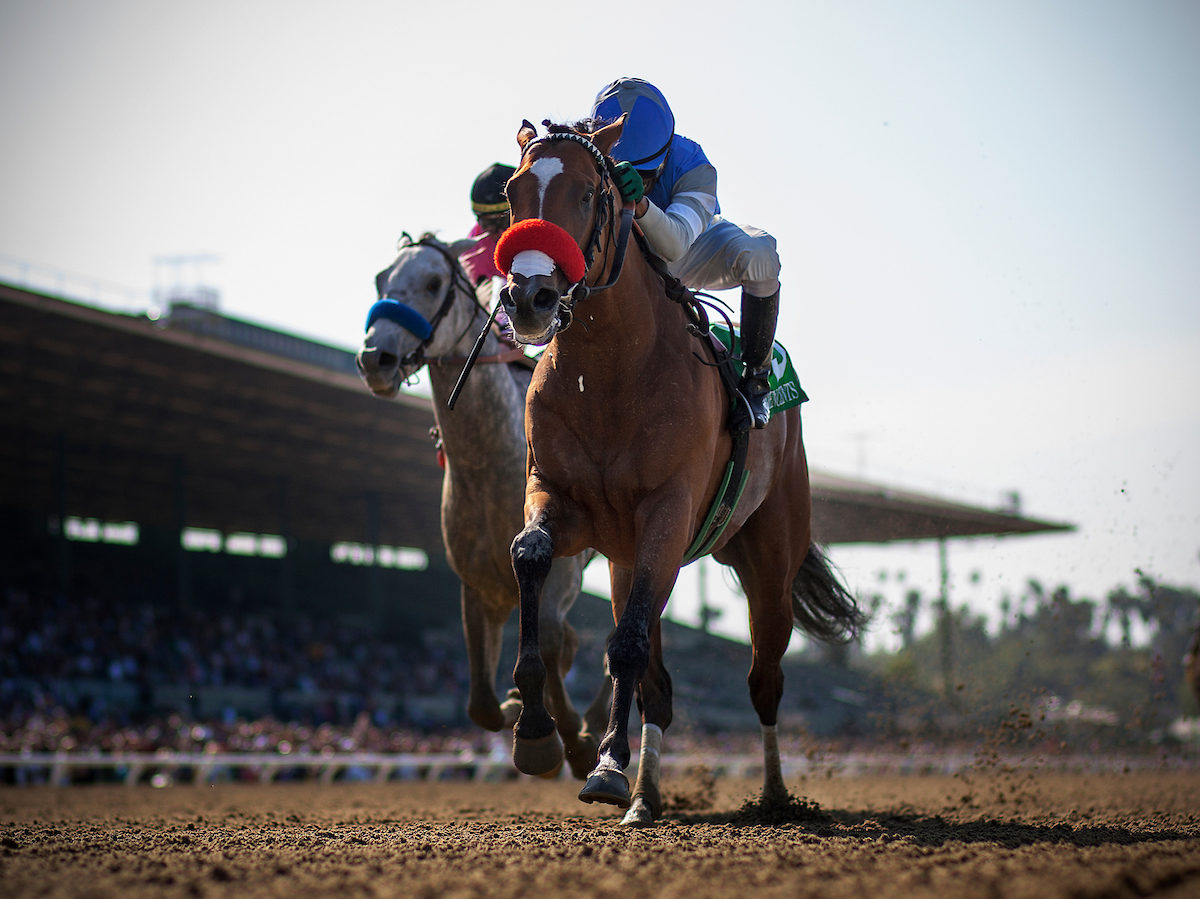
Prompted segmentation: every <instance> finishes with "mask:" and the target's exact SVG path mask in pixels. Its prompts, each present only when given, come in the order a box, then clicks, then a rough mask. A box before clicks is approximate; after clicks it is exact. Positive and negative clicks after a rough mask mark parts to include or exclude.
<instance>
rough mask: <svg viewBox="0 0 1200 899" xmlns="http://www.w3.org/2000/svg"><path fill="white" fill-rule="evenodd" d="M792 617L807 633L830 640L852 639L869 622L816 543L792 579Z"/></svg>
mask: <svg viewBox="0 0 1200 899" xmlns="http://www.w3.org/2000/svg"><path fill="white" fill-rule="evenodd" d="M792 617H793V619H794V620H795V623H796V627H798V628H800V629H801V630H803V631H804V632H805V633H807V634H809V635H811V636H813V637H816V638H817V639H818V640H828V641H831V642H847V641H849V640H853V639H854V638H855V637H856V636H858V633H859V631H860V630H861V629H862V628H863V626H864V625H865V624H866V623H867V616H866V615H865V614H863V612H862V610H861V609H859V607H858V603H857V602H856V601H855V599H854V596H853V595H852V594H851V593H850V591H849V590H847V589H846V587H845V586H843V584H842V582H841V579H840V578H839V577H838V576H837V574H836V573H835V572H834V570H833V565H832V563H830V561H829V559H827V558H826V557H825V553H824V552H823V551H822V550H821V547H819V546H817V544H815V543H814V544H812V545H811V546H809V548H808V555H806V556H805V557H804V564H803V565H801V566H800V571H799V572H797V573H796V578H795V580H793V581H792Z"/></svg>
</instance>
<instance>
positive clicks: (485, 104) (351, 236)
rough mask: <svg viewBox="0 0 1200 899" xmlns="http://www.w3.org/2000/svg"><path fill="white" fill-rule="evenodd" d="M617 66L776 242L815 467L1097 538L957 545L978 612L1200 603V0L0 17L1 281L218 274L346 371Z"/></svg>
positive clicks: (137, 289) (690, 575) (700, 1)
mask: <svg viewBox="0 0 1200 899" xmlns="http://www.w3.org/2000/svg"><path fill="white" fill-rule="evenodd" d="M621 75H636V76H639V77H644V78H647V79H649V80H650V81H652V82H654V83H655V84H656V85H657V86H658V87H659V88H660V89H661V90H662V91H663V92H664V94H665V95H666V96H667V98H668V100H669V101H670V103H671V105H672V107H673V109H674V112H675V116H676V121H677V127H678V131H679V133H681V134H684V135H687V136H688V137H691V138H693V139H694V140H697V141H699V142H700V143H701V144H702V146H703V147H704V149H705V151H706V153H707V155H708V156H709V158H710V159H711V160H712V162H713V163H714V165H715V166H716V168H717V170H718V173H719V198H720V202H721V205H722V209H723V211H724V212H725V214H726V215H727V217H729V218H731V219H733V220H735V221H738V222H741V223H746V224H754V225H757V226H759V227H762V228H765V229H766V230H768V231H770V232H771V233H772V234H773V235H774V236H775V237H776V238H777V240H778V244H779V250H780V256H781V258H782V261H783V271H782V275H781V281H782V295H781V313H780V324H779V330H778V337H779V338H780V340H781V341H782V342H783V343H784V344H785V345H786V346H787V347H788V349H789V351H790V352H791V354H792V357H793V359H794V361H795V363H796V367H797V370H798V373H799V375H800V378H801V381H802V383H803V385H804V387H805V390H806V391H807V393H808V394H809V396H810V397H811V401H810V402H809V403H808V404H807V405H806V406H805V407H804V425H805V441H806V446H807V450H808V455H809V463H810V465H811V466H812V467H813V468H815V469H820V470H824V471H829V472H832V473H835V474H844V475H851V476H860V477H865V478H868V479H871V480H875V481H879V482H883V483H887V484H891V485H895V486H898V487H903V488H906V489H915V490H919V491H925V492H930V493H934V494H937V495H939V496H942V497H945V498H947V499H953V500H958V501H963V502H969V503H975V504H979V505H983V506H989V507H997V506H1000V505H1001V504H1002V503H1003V502H1004V497H1005V494H1007V493H1009V492H1011V491H1017V492H1019V494H1020V496H1021V504H1022V506H1021V507H1022V510H1023V511H1024V512H1025V513H1026V514H1029V515H1032V516H1034V517H1039V518H1044V519H1048V520H1052V521H1059V522H1067V523H1070V524H1073V525H1075V527H1076V530H1075V531H1074V532H1073V533H1070V534H1065V535H1063V534H1059V535H1047V536H1037V537H1015V538H1005V539H995V538H981V539H975V540H970V541H951V542H950V545H949V561H950V570H951V580H950V597H951V601H952V602H953V603H954V604H955V605H958V604H966V605H968V606H969V607H970V608H971V609H972V610H973V611H975V612H977V613H979V614H984V615H988V616H991V617H992V619H993V620H995V616H996V614H997V609H998V608H999V603H1000V600H1001V598H1002V597H1004V596H1010V597H1018V596H1020V594H1021V593H1022V592H1023V590H1024V589H1025V585H1026V583H1027V582H1028V581H1029V580H1030V579H1031V578H1032V579H1036V580H1038V581H1040V582H1042V583H1044V584H1046V585H1048V586H1057V585H1060V584H1065V585H1067V586H1068V587H1070V588H1071V590H1072V592H1073V593H1074V594H1075V595H1077V596H1087V597H1091V598H1095V599H1103V598H1104V596H1105V595H1106V594H1107V592H1108V591H1109V590H1110V589H1112V588H1114V587H1117V586H1132V585H1133V584H1134V583H1135V581H1136V578H1137V574H1136V572H1138V571H1142V572H1145V573H1146V574H1148V575H1151V576H1153V577H1156V578H1160V579H1162V580H1164V581H1167V582H1169V583H1172V584H1176V585H1190V586H1193V587H1195V586H1198V585H1200V163H1198V162H1197V160H1200V103H1198V102H1196V96H1197V94H1198V93H1200V5H1198V4H1196V3H1194V2H1191V0H1144V2H1136V3H1135V2H1110V0H1058V2H1054V0H1005V2H987V3H985V2H960V0H945V2H943V0H926V2H922V0H915V2H909V3H893V2H885V0H861V2H849V3H840V2H839V3H833V2H828V3H815V2H809V0H779V2H755V0H747V2H742V3H738V4H730V3H724V2H720V3H718V2H711V0H694V2H691V3H688V4H681V3H660V2H655V0H647V2H643V3H640V4H638V7H637V11H636V12H627V13H625V14H621V13H620V10H619V9H617V8H608V9H606V10H601V9H600V8H598V7H595V6H594V5H588V4H574V3H565V2H561V0H527V2H525V3H522V4H519V5H516V6H513V5H509V4H494V3H493V4H484V3H474V2H456V3H442V4H427V5H419V4H411V3H395V2H362V0H338V2H328V3H325V2H314V0H293V2H274V0H271V2H266V0H241V2H221V0H216V2H209V3H205V4H189V3H179V2H169V0H159V2H147V0H107V2H105V3H93V2H83V0H0V123H2V124H3V127H4V139H3V141H2V142H0V277H3V278H7V279H9V280H18V281H20V280H22V279H24V280H26V281H27V282H28V283H31V284H33V283H35V282H36V283H38V284H40V285H41V286H46V284H47V282H49V285H50V286H51V287H54V286H57V287H58V288H59V289H61V290H62V291H63V292H72V291H74V292H75V293H82V294H84V295H87V296H91V297H96V298H98V299H99V300H100V301H101V302H103V303H104V304H106V305H110V306H113V307H115V308H122V309H145V308H148V307H149V306H151V305H152V303H153V302H154V298H155V297H156V296H158V295H159V294H160V293H161V291H163V290H166V289H169V288H170V287H172V286H174V285H175V284H177V283H178V284H184V285H190V284H194V283H197V282H204V283H206V284H209V285H211V286H213V287H215V288H217V289H218V290H219V291H220V297H221V309H222V311H224V312H225V313H227V314H229V315H234V316H237V317H241V318H246V319H249V320H252V321H256V322H260V323H263V324H266V325H269V326H272V327H278V328H280V329H284V330H288V331H292V332H294V333H298V334H301V335H303V336H307V337H312V338H315V339H318V340H321V341H324V342H326V343H331V344H334V345H337V346H342V347H345V348H348V349H353V348H356V347H357V346H358V344H359V342H360V341H361V339H362V329H363V321H364V317H365V313H366V311H367V309H368V307H369V306H370V304H371V302H372V301H373V300H374V293H373V277H374V274H375V272H377V271H378V270H380V269H381V268H383V267H384V266H385V265H386V264H387V263H388V262H389V261H390V259H391V257H392V255H393V252H394V249H395V244H396V240H397V238H398V237H399V236H400V234H401V233H402V232H405V231H408V232H412V233H414V234H417V233H420V232H423V231H434V232H436V233H438V234H440V235H441V236H443V237H445V238H455V237H459V236H462V235H463V234H465V233H466V231H467V229H468V228H469V227H470V225H471V224H472V218H471V214H470V209H469V202H468V195H469V189H470V184H471V181H472V180H473V178H474V177H475V175H476V174H477V173H478V172H479V171H480V170H482V169H483V168H484V167H486V166H487V165H489V164H490V163H492V162H494V161H502V162H509V163H513V162H515V160H516V158H517V144H516V132H517V129H518V127H519V126H520V124H521V121H522V119H529V120H531V121H533V122H541V121H542V120H543V119H546V118H550V119H554V120H573V119H576V118H580V117H582V116H584V115H586V114H587V112H588V111H589V109H590V105H591V101H592V98H593V97H594V96H595V94H596V92H597V91H598V90H599V89H600V88H601V87H603V86H604V85H605V84H606V83H608V82H609V81H611V80H613V79H614V78H616V77H619V76H621ZM180 259H191V260H193V261H191V262H181V261H179V260H180ZM64 273H65V274H64ZM726 298H727V299H729V300H733V301H735V300H736V294H727V295H726ZM381 414H386V413H385V410H384V407H381ZM831 555H832V558H833V559H834V561H835V562H836V563H837V565H838V566H839V567H840V569H841V570H842V572H843V575H844V576H845V578H846V580H847V581H848V582H849V583H850V584H851V586H853V587H854V588H855V589H857V590H859V591H860V592H863V593H870V592H879V593H881V594H883V595H884V597H885V599H886V600H887V601H888V602H889V603H898V602H899V601H900V598H901V596H902V594H903V592H904V591H907V590H909V589H918V590H920V591H921V592H922V593H924V594H925V595H926V596H930V595H934V594H936V593H937V591H938V564H937V549H936V547H935V546H934V545H932V544H928V543H920V544H901V545H895V546H889V547H845V546H838V547H834V548H833V549H832V552H831ZM597 567H598V566H593V568H597ZM598 573H599V572H592V573H590V574H589V583H594V582H596V580H597V577H596V574H598ZM700 580H701V578H700V576H699V574H698V572H697V570H696V569H695V567H693V568H690V569H686V570H685V572H684V573H683V575H682V576H681V579H680V582H679V584H678V586H677V589H676V593H675V595H674V597H673V598H672V602H671V607H670V611H671V613H672V614H674V615H675V616H676V617H678V618H680V619H681V620H685V621H689V620H694V619H695V614H696V609H697V607H698V605H699V597H700V593H701V590H700V585H699V582H700ZM703 580H704V582H705V590H704V592H705V594H706V595H707V597H708V601H709V602H711V603H713V604H715V605H717V606H718V607H719V608H721V609H722V610H723V614H722V617H721V619H719V621H718V623H717V629H718V630H722V631H724V632H727V633H730V634H735V635H737V634H744V633H745V612H744V606H742V605H741V603H740V600H739V599H737V597H736V596H734V595H733V594H732V592H731V591H730V590H729V589H728V588H727V585H728V583H730V578H729V576H728V575H726V574H723V573H722V570H721V569H719V566H715V565H713V566H712V567H711V570H708V571H706V573H705V575H704V578H703ZM888 628H889V626H888V624H887V621H886V612H885V614H884V615H883V616H882V618H881V621H880V624H879V625H878V626H877V628H876V630H875V631H874V633H873V634H872V636H871V637H870V638H869V640H870V641H874V644H875V645H885V644H887V642H888V640H889V639H890V637H889V633H888Z"/></svg>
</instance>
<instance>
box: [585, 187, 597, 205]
mask: <svg viewBox="0 0 1200 899" xmlns="http://www.w3.org/2000/svg"><path fill="white" fill-rule="evenodd" d="M594 196H596V192H595V191H594V190H592V189H591V188H590V187H589V188H588V189H587V190H585V191H584V192H583V200H582V202H583V204H584V205H587V204H588V203H590V202H592V197H594Z"/></svg>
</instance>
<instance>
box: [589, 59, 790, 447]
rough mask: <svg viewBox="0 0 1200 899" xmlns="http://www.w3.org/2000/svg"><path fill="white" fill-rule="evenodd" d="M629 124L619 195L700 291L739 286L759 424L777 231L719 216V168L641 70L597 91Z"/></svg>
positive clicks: (774, 310)
mask: <svg viewBox="0 0 1200 899" xmlns="http://www.w3.org/2000/svg"><path fill="white" fill-rule="evenodd" d="M622 115H624V116H625V117H626V118H625V126H624V128H623V129H622V130H621V137H620V139H619V140H618V141H617V142H616V143H615V144H614V145H613V148H612V156H613V158H614V159H617V160H619V162H618V164H617V166H616V171H615V173H614V174H615V177H616V182H617V185H618V187H619V188H620V190H621V196H622V197H623V198H624V199H626V200H628V201H631V202H635V203H636V204H637V205H636V207H635V211H634V217H635V218H636V219H637V220H638V224H639V225H640V227H641V229H642V233H643V234H644V235H645V237H646V241H647V242H648V243H649V244H650V248H651V249H652V250H653V251H654V253H655V254H656V255H658V256H659V257H661V258H662V259H663V261H665V262H666V263H667V267H668V269H669V270H670V271H671V273H672V274H673V275H675V277H677V278H678V279H679V280H680V281H682V282H683V283H684V284H685V285H687V286H688V287H691V288H694V289H697V290H725V289H728V288H731V287H738V286H740V287H741V288H742V303H741V306H742V316H741V319H742V320H741V328H740V331H741V347H742V364H743V365H744V366H745V373H744V374H743V376H742V380H741V384H740V385H739V389H740V391H741V393H742V395H743V396H744V397H745V398H746V401H747V403H748V405H749V407H750V413H751V415H752V417H753V424H754V427H756V428H762V427H765V426H766V424H767V422H768V421H769V420H770V417H771V411H770V402H769V394H770V387H769V385H768V381H767V377H768V375H769V374H770V371H771V351H772V347H773V345H774V341H775V324H776V321H777V320H778V317H779V254H778V252H777V251H776V249H775V238H774V237H772V236H771V235H770V234H768V233H767V232H765V231H763V230H761V229H759V228H755V227H752V226H745V227H743V226H740V225H735V224H734V223H733V222H731V221H729V220H728V219H725V218H722V217H721V214H720V212H721V207H720V205H719V204H718V203H717V170H716V169H715V168H714V167H713V165H712V163H711V162H709V161H708V157H707V156H705V155H704V150H703V149H702V148H701V146H700V145H699V144H698V143H696V142H695V141H693V140H689V139H688V138H686V137H684V136H683V135H681V134H677V133H676V132H675V115H674V113H672V112H671V107H670V104H668V103H667V99H666V97H664V96H663V94H662V92H661V91H660V90H659V89H658V88H656V87H655V86H654V85H652V84H651V83H650V82H648V81H644V80H643V79H641V78H618V79H617V80H616V81H614V82H612V84H609V85H607V86H606V87H604V88H603V89H602V90H601V91H600V93H598V94H597V95H596V100H595V102H594V103H593V104H592V112H591V117H592V118H593V119H597V120H600V121H605V122H610V121H616V120H617V119H619V118H620V117H621V116H622Z"/></svg>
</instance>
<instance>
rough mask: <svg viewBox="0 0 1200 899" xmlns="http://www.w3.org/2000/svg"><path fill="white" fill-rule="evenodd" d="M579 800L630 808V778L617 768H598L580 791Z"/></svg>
mask: <svg viewBox="0 0 1200 899" xmlns="http://www.w3.org/2000/svg"><path fill="white" fill-rule="evenodd" d="M579 798H580V799H581V800H582V801H584V802H604V803H607V804H608V805H615V806H617V807H619V808H629V806H630V804H631V803H630V799H629V778H628V777H626V776H625V773H624V772H623V771H618V770H617V769H616V768H597V769H596V770H595V771H593V772H592V775H591V777H589V778H588V779H587V783H585V784H584V785H583V789H582V790H580V791H579Z"/></svg>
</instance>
